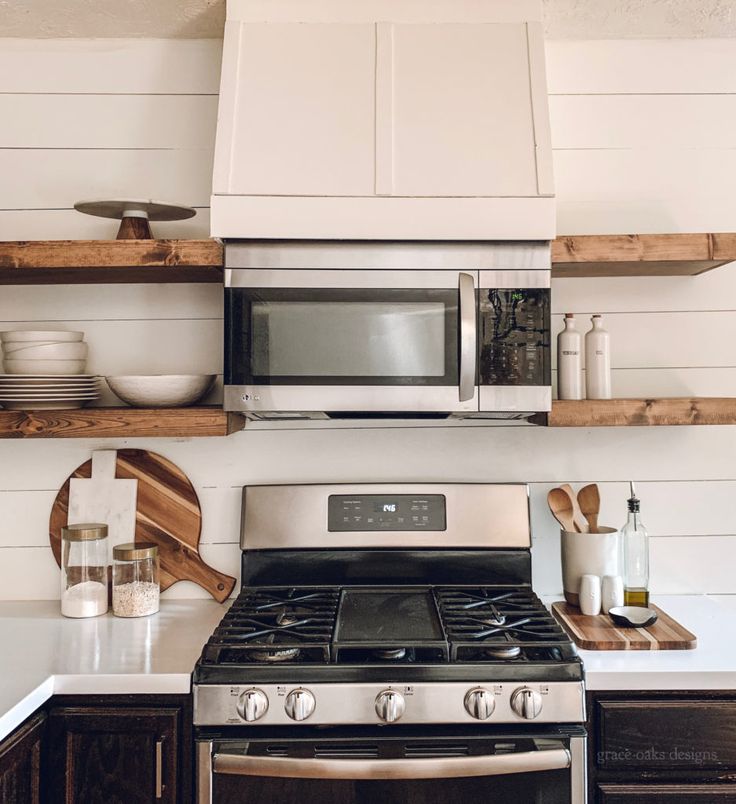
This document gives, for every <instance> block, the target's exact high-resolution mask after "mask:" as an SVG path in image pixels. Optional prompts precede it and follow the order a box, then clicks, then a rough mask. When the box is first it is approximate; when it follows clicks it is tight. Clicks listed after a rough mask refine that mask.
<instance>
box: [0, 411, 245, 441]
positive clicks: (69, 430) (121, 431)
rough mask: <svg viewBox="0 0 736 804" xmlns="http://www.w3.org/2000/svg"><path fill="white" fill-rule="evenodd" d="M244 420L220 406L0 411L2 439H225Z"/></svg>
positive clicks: (243, 423)
mask: <svg viewBox="0 0 736 804" xmlns="http://www.w3.org/2000/svg"><path fill="white" fill-rule="evenodd" d="M244 425H245V419H244V418H243V417H242V416H240V415H238V414H236V413H226V412H225V411H223V410H222V408H219V407H197V408H79V409H78V410H77V409H74V410H27V411H26V410H24V411H19V410H0V438H144V437H145V438H185V437H198V436H200V437H201V436H226V435H230V433H234V432H237V431H238V430H242V429H243V427H244Z"/></svg>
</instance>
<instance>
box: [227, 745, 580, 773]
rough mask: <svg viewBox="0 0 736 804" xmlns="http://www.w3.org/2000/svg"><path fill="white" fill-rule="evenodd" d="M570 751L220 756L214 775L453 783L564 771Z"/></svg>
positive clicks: (567, 764) (562, 749) (567, 765)
mask: <svg viewBox="0 0 736 804" xmlns="http://www.w3.org/2000/svg"><path fill="white" fill-rule="evenodd" d="M570 763H571V758H570V752H569V750H568V749H567V748H563V747H560V748H550V749H544V750H539V751H522V752H519V753H517V754H490V755H487V756H469V757H447V758H445V757H441V758H440V757H438V758H432V759H304V758H301V757H293V758H292V757H264V756H250V755H248V754H221V753H216V754H215V755H214V757H213V760H212V767H213V771H214V773H220V774H224V775H228V776H262V777H271V778H286V779H453V778H461V777H469V776H503V775H506V774H510V773H535V772H541V771H549V770H564V769H565V768H569V767H570Z"/></svg>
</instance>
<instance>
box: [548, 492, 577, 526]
mask: <svg viewBox="0 0 736 804" xmlns="http://www.w3.org/2000/svg"><path fill="white" fill-rule="evenodd" d="M547 504H548V505H549V510H550V511H551V512H552V516H553V517H554V518H555V519H556V520H557V521H558V522H559V523H560V525H561V526H562V528H563V530H566V531H569V532H571V533H574V532H575V523H574V522H573V519H572V500H571V499H570V495H569V494H568V493H567V492H566V491H565V490H564V489H560V488H557V489H550V492H549V494H548V495H547Z"/></svg>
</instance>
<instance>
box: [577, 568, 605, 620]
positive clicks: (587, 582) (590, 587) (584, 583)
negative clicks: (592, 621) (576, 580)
mask: <svg viewBox="0 0 736 804" xmlns="http://www.w3.org/2000/svg"><path fill="white" fill-rule="evenodd" d="M579 597H580V611H581V612H582V613H583V614H587V615H588V616H590V617H594V616H595V615H596V614H600V613H601V579H600V577H599V576H598V575H583V576H582V578H581V579H580V592H579Z"/></svg>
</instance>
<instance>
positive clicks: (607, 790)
mask: <svg viewBox="0 0 736 804" xmlns="http://www.w3.org/2000/svg"><path fill="white" fill-rule="evenodd" d="M596 800H597V801H599V802H600V804H736V786H735V785H730V784H729V785H718V784H689V785H672V784H661V785H650V784H602V785H599V786H598V796H597V799H596Z"/></svg>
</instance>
